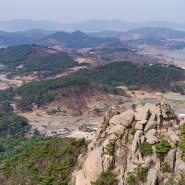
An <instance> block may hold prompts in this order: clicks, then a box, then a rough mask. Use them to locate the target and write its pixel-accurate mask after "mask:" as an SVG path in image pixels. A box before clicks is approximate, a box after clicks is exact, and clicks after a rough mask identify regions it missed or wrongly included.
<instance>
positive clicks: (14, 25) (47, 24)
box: [0, 19, 185, 32]
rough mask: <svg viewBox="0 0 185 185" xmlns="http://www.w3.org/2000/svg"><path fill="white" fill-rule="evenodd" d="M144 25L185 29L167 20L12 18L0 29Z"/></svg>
mask: <svg viewBox="0 0 185 185" xmlns="http://www.w3.org/2000/svg"><path fill="white" fill-rule="evenodd" d="M142 27H167V28H171V29H178V30H185V23H172V22H166V21H159V22H126V21H121V20H89V21H84V22H79V23H67V24H62V23H58V22H53V21H47V20H40V21H35V20H23V19H18V20H10V21H1V22H0V30H4V31H26V30H31V29H43V30H48V31H51V30H65V31H76V30H80V31H84V32H99V31H127V30H131V29H138V28H142Z"/></svg>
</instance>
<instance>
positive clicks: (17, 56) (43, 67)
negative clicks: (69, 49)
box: [0, 45, 86, 79]
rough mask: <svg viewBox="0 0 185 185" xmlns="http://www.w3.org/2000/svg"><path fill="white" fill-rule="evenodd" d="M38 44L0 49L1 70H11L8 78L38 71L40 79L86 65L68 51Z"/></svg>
mask: <svg viewBox="0 0 185 185" xmlns="http://www.w3.org/2000/svg"><path fill="white" fill-rule="evenodd" d="M48 50H49V49H48V48H45V47H41V46H37V45H20V46H14V47H10V48H7V49H1V50H0V63H2V64H3V65H4V67H3V68H2V69H1V71H5V72H10V73H9V74H8V76H7V78H12V77H13V76H15V75H29V74H31V73H33V72H35V71H36V72H37V73H38V77H39V78H40V79H44V78H46V77H50V76H55V75H57V74H60V73H61V72H63V71H65V70H68V69H70V68H73V67H76V66H81V65H86V64H79V63H78V62H77V61H75V60H74V59H73V58H72V57H70V56H69V55H68V54H67V53H66V52H59V51H57V52H56V51H54V53H52V49H50V50H51V51H50V52H48Z"/></svg>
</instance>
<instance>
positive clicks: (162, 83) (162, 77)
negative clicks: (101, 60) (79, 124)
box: [15, 62, 184, 110]
mask: <svg viewBox="0 0 185 185" xmlns="http://www.w3.org/2000/svg"><path fill="white" fill-rule="evenodd" d="M182 79H184V71H183V70H182V69H181V68H177V67H175V66H167V65H162V64H155V65H138V64H133V63H131V62H114V63H110V64H107V65H102V66H98V67H95V68H93V69H83V70H80V71H78V72H75V73H73V74H71V75H68V76H64V77H60V78H56V79H50V80H45V81H39V82H33V83H29V84H26V85H23V86H22V87H19V88H18V89H17V90H16V92H15V93H16V94H18V95H19V96H21V99H19V100H17V107H18V108H19V109H20V110H31V105H33V103H34V104H36V105H38V106H41V105H44V104H46V103H48V102H52V101H54V99H55V98H56V96H57V95H56V90H59V91H60V95H62V96H65V97H66V98H67V97H70V93H71V92H76V93H75V94H76V95H78V93H80V94H83V93H84V92H85V90H86V89H99V90H101V91H102V92H106V93H112V94H122V95H124V92H123V91H121V90H119V89H117V88H115V87H116V86H120V85H125V86H128V87H130V86H131V87H132V86H136V87H137V89H139V88H140V87H142V86H148V87H150V88H151V89H154V90H170V89H171V88H172V87H171V85H170V83H171V82H174V81H178V80H182ZM69 87H72V89H73V91H71V90H70V91H69V92H67V91H66V88H69ZM80 89H81V90H80ZM68 90H69V89H68ZM66 93H67V94H66Z"/></svg>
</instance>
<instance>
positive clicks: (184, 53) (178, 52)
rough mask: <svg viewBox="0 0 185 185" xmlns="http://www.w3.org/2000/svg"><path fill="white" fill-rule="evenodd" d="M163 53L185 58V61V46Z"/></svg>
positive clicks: (178, 58) (176, 57)
mask: <svg viewBox="0 0 185 185" xmlns="http://www.w3.org/2000/svg"><path fill="white" fill-rule="evenodd" d="M162 54H163V55H165V56H169V57H171V58H172V59H177V60H184V61H185V48H184V49H182V50H172V51H164V52H162Z"/></svg>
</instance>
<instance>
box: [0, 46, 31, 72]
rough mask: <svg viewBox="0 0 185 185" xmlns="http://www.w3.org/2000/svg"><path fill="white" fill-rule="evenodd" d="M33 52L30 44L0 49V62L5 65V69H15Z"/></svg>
mask: <svg viewBox="0 0 185 185" xmlns="http://www.w3.org/2000/svg"><path fill="white" fill-rule="evenodd" d="M33 52H34V47H33V46H32V45H27V44H25V45H20V46H14V47H10V48H7V49H1V50H0V63H2V64H3V65H5V66H6V68H7V69H6V70H12V69H15V67H17V66H19V65H21V64H22V61H24V60H25V59H27V57H28V55H29V54H31V53H33Z"/></svg>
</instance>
